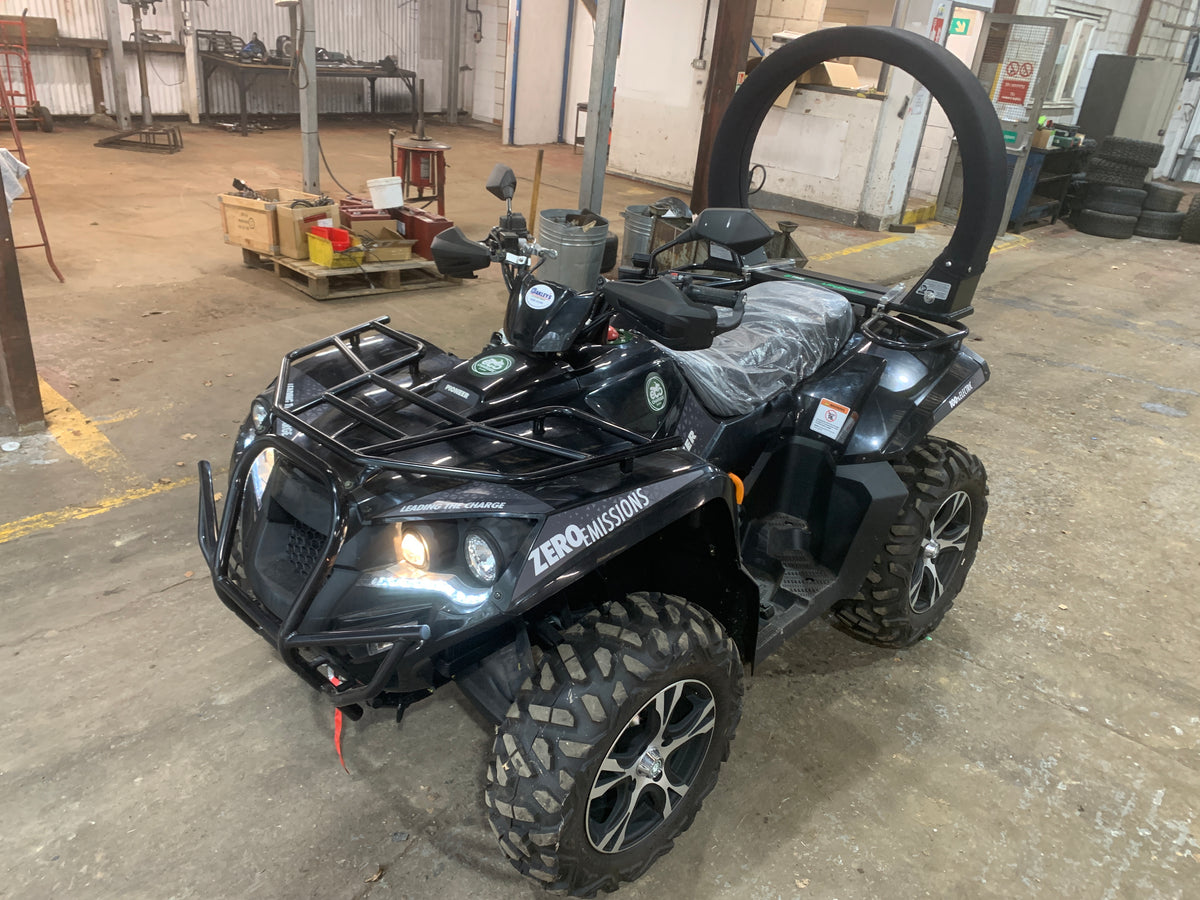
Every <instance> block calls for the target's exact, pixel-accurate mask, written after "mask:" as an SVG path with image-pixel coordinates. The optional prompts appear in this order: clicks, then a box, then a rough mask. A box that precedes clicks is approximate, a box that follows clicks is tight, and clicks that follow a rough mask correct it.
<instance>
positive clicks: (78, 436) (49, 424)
mask: <svg viewBox="0 0 1200 900" xmlns="http://www.w3.org/2000/svg"><path fill="white" fill-rule="evenodd" d="M38 383H39V385H40V386H41V392H42V408H43V409H45V410H46V428H47V430H49V432H50V434H51V435H53V436H54V438H55V439H56V440H57V441H58V444H59V446H60V447H62V448H63V449H64V450H66V451H67V452H68V453H69V454H71V455H72V456H74V457H75V458H76V459H78V460H79V461H80V462H82V463H83V464H84V465H85V466H87V467H88V468H89V469H91V470H92V471H93V472H96V473H98V474H100V475H103V476H104V477H105V478H106V479H110V480H113V481H117V482H128V481H131V480H132V479H133V478H134V477H135V475H134V473H133V472H132V471H131V470H130V469H129V466H128V464H127V463H126V462H125V457H123V456H122V455H121V454H120V452H119V451H118V450H117V448H116V447H114V446H113V445H112V444H111V443H110V442H109V440H108V438H106V437H105V436H104V432H102V431H101V430H100V429H99V428H97V427H96V424H95V423H94V422H92V421H91V420H90V419H89V418H88V417H87V416H85V415H84V414H83V413H81V412H80V411H79V410H78V409H76V408H75V407H74V406H72V405H71V402H70V401H69V400H67V398H66V397H64V396H63V395H62V394H60V393H59V392H58V391H56V390H55V389H54V388H52V387H51V386H50V385H49V384H47V383H46V382H45V381H43V380H41V379H38Z"/></svg>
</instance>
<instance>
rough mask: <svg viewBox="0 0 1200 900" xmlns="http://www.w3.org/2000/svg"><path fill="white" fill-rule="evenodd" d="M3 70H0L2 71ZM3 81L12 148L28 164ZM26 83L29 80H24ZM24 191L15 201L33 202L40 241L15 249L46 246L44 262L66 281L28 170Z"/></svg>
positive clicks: (1, 88)
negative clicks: (54, 252) (55, 258)
mask: <svg viewBox="0 0 1200 900" xmlns="http://www.w3.org/2000/svg"><path fill="white" fill-rule="evenodd" d="M2 71H3V70H0V72H2ZM3 81H4V83H3V84H0V95H2V101H3V104H4V118H5V120H6V121H7V122H8V129H9V131H10V132H11V133H12V142H13V148H14V149H15V150H16V152H17V158H18V159H19V160H21V162H23V163H25V165H29V161H28V160H26V159H25V147H24V145H23V144H22V143H21V129H20V128H19V127H18V125H17V117H16V114H15V113H14V112H13V104H12V102H11V99H10V98H11V96H12V94H11V92H10V91H11V85H10V84H9V83H8V79H7V77H4V78H3ZM26 84H27V85H28V84H29V82H26ZM25 188H26V191H27V192H26V193H25V194H23V195H22V196H20V197H18V198H17V201H21V200H28V201H30V202H31V203H32V204H33V215H34V218H36V219H37V224H38V231H39V232H40V233H41V235H42V239H41V241H39V242H38V243H36V244H17V246H16V249H18V250H28V249H30V248H33V247H45V248H46V262H47V263H49V265H50V269H51V270H52V271H53V272H54V274H55V275H56V276H58V280H59V281H66V279H65V278H63V274H62V272H60V271H58V266H56V265H55V264H54V255H53V254H52V253H51V252H50V238H49V237H47V236H46V223H45V222H43V221H42V208H41V206H40V205H38V199H37V191H36V190H35V189H34V187H33V173H32V172H28V173H26V175H25Z"/></svg>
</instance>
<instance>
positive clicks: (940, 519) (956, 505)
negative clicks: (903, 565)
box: [908, 491, 972, 614]
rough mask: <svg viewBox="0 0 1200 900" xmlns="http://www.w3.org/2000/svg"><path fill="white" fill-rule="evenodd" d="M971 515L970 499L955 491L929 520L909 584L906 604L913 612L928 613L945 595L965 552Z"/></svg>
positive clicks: (961, 492) (962, 492)
mask: <svg viewBox="0 0 1200 900" xmlns="http://www.w3.org/2000/svg"><path fill="white" fill-rule="evenodd" d="M971 515H972V509H971V498H970V497H969V496H968V495H967V493H966V491H955V492H954V493H953V494H951V495H950V496H949V497H947V498H946V499H945V500H943V501H942V504H941V506H939V507H938V510H937V512H936V513H934V515H933V518H931V519H930V520H929V527H928V528H927V529H926V530H925V536H924V538H923V539H922V541H921V553H920V557H919V558H918V559H917V564H916V565H915V566H913V573H912V581H911V583H910V584H909V591H908V603H909V606H910V608H911V609H912V611H913V612H915V613H918V614H919V613H925V612H929V610H931V609H933V607H935V606H936V605H937V604H938V602H939V601H940V600H941V599H942V597H943V596H944V595H945V593H946V586H947V585H948V584H949V582H950V579H951V578H952V577H953V575H954V572H955V571H956V570H957V569H958V567H959V566H960V565H962V561H963V554H964V553H966V550H967V538H968V536H969V535H970V533H971Z"/></svg>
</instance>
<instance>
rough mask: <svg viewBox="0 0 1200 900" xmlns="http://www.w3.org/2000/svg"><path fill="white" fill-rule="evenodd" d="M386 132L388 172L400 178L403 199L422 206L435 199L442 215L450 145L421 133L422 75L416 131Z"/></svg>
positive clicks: (407, 202)
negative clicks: (389, 156) (389, 151)
mask: <svg viewBox="0 0 1200 900" xmlns="http://www.w3.org/2000/svg"><path fill="white" fill-rule="evenodd" d="M388 135H389V136H390V137H391V139H392V174H393V175H398V176H399V177H400V178H403V179H404V202H405V203H406V204H411V205H414V206H415V205H418V204H419V205H421V206H422V207H426V206H429V204H430V203H432V202H433V201H435V200H436V201H437V211H438V215H439V216H445V215H446V155H445V154H446V151H447V150H449V149H450V145H449V144H443V143H440V142H438V141H435V140H433V139H432V138H429V137H426V136H425V79H421V82H420V86H419V87H418V89H417V133H416V134H411V135H409V136H408V137H406V138H398V137H396V132H395V131H394V130H393V131H389V132H388ZM426 191H428V192H429V193H428V194H427V193H425V192H426ZM414 192H415V193H414Z"/></svg>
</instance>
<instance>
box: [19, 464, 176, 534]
mask: <svg viewBox="0 0 1200 900" xmlns="http://www.w3.org/2000/svg"><path fill="white" fill-rule="evenodd" d="M196 481H197V479H196V478H195V477H192V478H184V479H181V480H179V481H172V482H171V483H170V484H156V485H152V486H151V487H147V488H134V489H133V490H129V491H125V492H124V493H123V494H116V495H114V496H112V497H106V498H105V499H103V500H100V501H98V502H97V503H95V504H93V505H91V506H68V507H67V508H66V509H56V510H51V511H50V512H44V513H38V514H37V515H33V516H27V517H25V518H24V519H17V520H16V521H15V522H8V523H5V524H2V525H0V544H4V543H7V542H8V541H15V540H16V539H17V538H19V537H24V536H25V535H27V534H33V533H34V532H35V531H46V530H47V529H50V528H54V527H55V526H56V525H62V524H64V523H65V522H74V521H76V520H78V519H88V518H91V517H92V516H98V515H100V514H101V513H106V512H109V511H110V510H114V509H118V508H119V507H122V506H125V505H127V504H129V503H132V502H133V501H135V500H142V499H144V498H146V497H153V496H154V495H155V494H165V493H166V492H167V491H173V490H175V489H176V488H181V487H188V486H189V485H194V484H196Z"/></svg>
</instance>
